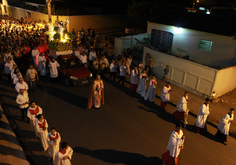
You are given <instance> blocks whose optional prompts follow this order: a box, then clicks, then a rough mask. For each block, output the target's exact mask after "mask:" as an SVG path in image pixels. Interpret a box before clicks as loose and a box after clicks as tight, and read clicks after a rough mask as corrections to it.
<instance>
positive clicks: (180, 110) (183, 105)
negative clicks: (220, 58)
mask: <svg viewBox="0 0 236 165" xmlns="http://www.w3.org/2000/svg"><path fill="white" fill-rule="evenodd" d="M188 101H189V100H188V92H185V93H184V95H183V96H182V98H181V99H180V101H179V103H178V105H177V106H176V108H177V110H176V111H175V112H174V113H173V116H174V117H175V118H176V119H179V120H184V123H185V124H188V122H187V118H188V113H189V109H188V107H187V105H188Z"/></svg>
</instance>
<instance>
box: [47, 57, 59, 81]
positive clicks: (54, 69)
mask: <svg viewBox="0 0 236 165" xmlns="http://www.w3.org/2000/svg"><path fill="white" fill-rule="evenodd" d="M48 67H49V68H50V78H51V83H52V84H54V83H55V81H56V79H57V77H58V68H59V67H60V65H59V64H58V62H57V61H56V60H55V58H52V60H51V61H50V62H49V64H48Z"/></svg>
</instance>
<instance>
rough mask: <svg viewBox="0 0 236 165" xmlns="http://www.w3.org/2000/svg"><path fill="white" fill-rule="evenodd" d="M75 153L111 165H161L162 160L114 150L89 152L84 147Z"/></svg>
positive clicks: (75, 149)
mask: <svg viewBox="0 0 236 165" xmlns="http://www.w3.org/2000/svg"><path fill="white" fill-rule="evenodd" d="M73 150H74V152H77V153H80V154H83V155H89V156H91V157H93V158H96V159H99V160H102V161H104V162H107V163H111V164H118V163H122V164H126V165H134V164H135V165H138V164H142V165H143V164H145V165H159V164H160V165H161V164H162V160H161V159H160V158H158V157H146V156H144V155H142V154H139V153H130V152H124V151H116V150H112V149H98V150H89V149H87V148H83V147H76V148H73Z"/></svg>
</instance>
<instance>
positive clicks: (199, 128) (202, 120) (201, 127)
mask: <svg viewBox="0 0 236 165" xmlns="http://www.w3.org/2000/svg"><path fill="white" fill-rule="evenodd" d="M209 103H210V99H208V98H206V99H205V103H204V104H202V106H201V107H200V109H199V111H198V115H197V118H196V121H195V124H194V131H195V132H197V133H199V132H206V131H207V128H206V123H207V119H208V116H209V115H210V112H211V109H210V107H209Z"/></svg>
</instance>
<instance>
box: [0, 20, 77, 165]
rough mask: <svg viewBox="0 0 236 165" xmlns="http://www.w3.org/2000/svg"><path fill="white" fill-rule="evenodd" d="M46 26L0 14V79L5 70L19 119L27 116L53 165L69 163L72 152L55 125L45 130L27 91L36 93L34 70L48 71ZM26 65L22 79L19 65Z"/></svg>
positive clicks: (36, 73)
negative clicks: (11, 87) (18, 112)
mask: <svg viewBox="0 0 236 165" xmlns="http://www.w3.org/2000/svg"><path fill="white" fill-rule="evenodd" d="M46 28H47V27H46V23H45V22H42V23H41V21H35V20H31V22H28V21H26V20H24V19H23V21H22V19H21V20H16V19H14V18H13V17H10V16H2V17H1V28H0V47H1V49H0V59H1V70H0V74H1V75H0V76H1V78H2V73H3V71H4V74H5V75H6V76H7V78H8V82H9V84H11V85H12V86H14V88H15V91H16V95H17V96H16V103H17V104H18V106H19V109H20V111H21V115H22V120H25V119H27V121H28V123H30V125H31V127H32V128H33V129H34V130H35V136H36V137H38V138H39V140H40V142H41V144H42V147H43V150H44V151H46V150H48V153H49V155H50V157H51V160H52V161H53V164H54V165H63V164H67V165H69V164H70V160H71V158H72V155H73V150H72V148H71V147H70V146H69V145H68V143H67V142H62V143H61V144H60V142H61V136H60V133H59V132H57V131H56V129H55V127H51V129H50V132H48V123H47V120H46V119H45V118H44V116H43V110H42V108H41V107H40V106H38V105H36V103H35V102H34V101H32V100H31V101H30V98H29V94H28V91H29V92H36V81H37V80H39V76H38V72H37V69H39V71H40V75H41V76H45V75H46V74H47V71H46V69H45V68H46V67H45V64H46V56H45V55H47V53H48V47H47V43H48V40H47V36H46V35H45V34H44V32H45V31H46V30H47V29H46ZM39 55H40V56H39ZM52 61H53V60H52ZM28 65H29V66H30V67H29V68H28V69H27V71H26V74H25V80H26V81H24V78H23V75H22V74H21V68H24V66H28ZM52 67H53V64H51V61H50V63H49V68H52ZM51 70H53V69H51ZM54 70H55V69H54ZM51 74H53V72H51Z"/></svg>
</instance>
